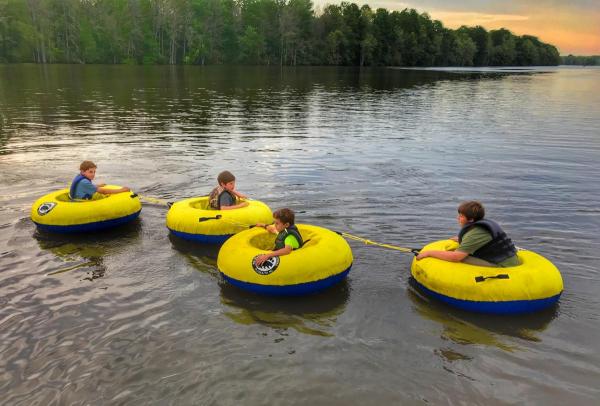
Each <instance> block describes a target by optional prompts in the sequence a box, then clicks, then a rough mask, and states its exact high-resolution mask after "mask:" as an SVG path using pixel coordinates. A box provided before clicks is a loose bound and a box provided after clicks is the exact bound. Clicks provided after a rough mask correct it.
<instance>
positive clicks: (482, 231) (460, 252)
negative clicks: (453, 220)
mask: <svg viewBox="0 0 600 406" xmlns="http://www.w3.org/2000/svg"><path fill="white" fill-rule="evenodd" d="M484 216H485V209H484V208H483V205H482V204H481V203H480V202H477V201H468V202H464V203H461V204H460V206H458V216H457V220H458V224H459V225H460V226H461V229H460V231H459V233H458V236H457V237H453V238H452V240H454V241H458V243H459V246H458V248H457V249H456V250H455V251H424V252H421V253H420V254H419V255H418V256H417V261H419V260H421V259H423V258H427V257H432V258H438V259H442V260H444V261H450V262H464V263H467V264H471V265H479V266H496V267H510V266H517V265H520V261H519V258H517V249H516V247H515V246H514V244H513V243H512V241H511V239H510V238H508V236H507V235H506V233H505V232H504V230H502V228H501V227H500V226H499V225H498V223H496V222H495V221H492V220H487V219H484Z"/></svg>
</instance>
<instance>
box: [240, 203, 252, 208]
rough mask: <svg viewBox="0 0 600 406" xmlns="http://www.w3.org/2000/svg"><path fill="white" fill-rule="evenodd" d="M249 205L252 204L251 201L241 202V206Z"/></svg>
mask: <svg viewBox="0 0 600 406" xmlns="http://www.w3.org/2000/svg"><path fill="white" fill-rule="evenodd" d="M249 205H250V203H248V202H241V203H240V207H246V206H249Z"/></svg>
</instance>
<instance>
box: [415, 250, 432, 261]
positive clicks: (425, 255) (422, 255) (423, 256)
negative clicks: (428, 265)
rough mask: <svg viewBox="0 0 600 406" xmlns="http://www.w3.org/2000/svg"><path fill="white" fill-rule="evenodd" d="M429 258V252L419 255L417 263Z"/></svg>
mask: <svg viewBox="0 0 600 406" xmlns="http://www.w3.org/2000/svg"><path fill="white" fill-rule="evenodd" d="M428 256H429V253H428V252H427V251H425V252H422V253H420V254H419V255H417V258H416V259H417V261H420V260H422V259H423V258H427V257H428Z"/></svg>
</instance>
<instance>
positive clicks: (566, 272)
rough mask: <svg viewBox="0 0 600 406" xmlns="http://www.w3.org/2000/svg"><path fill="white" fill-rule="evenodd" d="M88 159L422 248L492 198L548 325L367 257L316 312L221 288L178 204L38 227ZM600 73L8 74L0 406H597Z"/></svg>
mask: <svg viewBox="0 0 600 406" xmlns="http://www.w3.org/2000/svg"><path fill="white" fill-rule="evenodd" d="M83 159H92V160H94V161H95V162H96V163H97V164H98V175H97V180H98V181H110V182H111V183H117V184H123V185H128V186H130V187H132V188H133V189H134V190H135V191H137V192H138V193H140V194H142V195H147V196H152V197H156V198H161V199H166V200H177V199H183V198H186V197H190V196H197V195H201V194H206V193H207V192H208V191H210V189H211V187H212V186H213V184H214V183H215V177H216V174H217V173H218V172H219V171H221V170H224V169H229V170H231V171H232V172H233V173H235V174H236V175H237V180H238V189H240V190H241V191H242V192H244V193H246V194H248V195H250V196H252V197H254V198H258V199H260V200H263V201H265V202H266V203H267V204H269V205H270V206H271V207H272V208H278V207H284V206H288V207H291V208H293V209H295V210H296V211H298V220H299V222H304V223H312V224H317V225H321V226H325V227H328V228H330V229H334V230H339V231H346V232H349V233H353V234H357V235H360V236H363V237H367V238H371V239H373V240H376V241H382V242H387V243H391V244H397V245H401V246H407V247H419V246H422V245H423V244H425V243H427V242H430V241H432V240H436V239H440V238H444V237H447V236H449V235H453V234H454V233H455V232H456V228H457V224H456V220H455V213H456V206H457V205H458V203H460V202H461V201H463V200H466V199H480V200H482V201H483V202H484V203H485V205H486V207H487V212H488V215H489V217H490V218H494V219H496V220H498V221H499V222H500V223H501V224H503V225H504V227H505V228H506V229H507V231H508V232H509V234H510V235H511V236H512V238H513V240H514V241H515V242H516V243H517V245H519V246H522V247H525V248H529V249H531V250H535V251H537V252H539V253H541V254H542V255H544V256H546V257H548V258H549V259H551V260H552V261H553V262H554V263H555V264H556V265H557V266H558V268H559V269H560V270H561V271H562V275H563V279H564V283H565V292H564V294H563V296H562V298H561V300H560V302H559V304H558V305H557V306H556V307H554V308H552V309H550V310H549V311H546V312H543V313H538V314H534V315H527V316H519V317H492V316H479V315H473V314H468V313H463V312H459V311H454V310H452V309H450V308H448V307H446V306H443V305H440V304H438V303H435V302H431V301H429V300H427V299H426V298H423V297H421V296H420V295H419V294H418V293H417V292H415V291H414V290H413V289H412V288H411V286H410V283H409V275H410V271H409V268H410V261H411V256H409V255H406V254H402V253H399V252H396V251H391V250H385V249H381V248H377V247H373V246H365V245H361V244H358V243H354V242H352V243H351V246H352V249H353V252H354V257H355V262H354V266H353V268H352V272H351V273H350V276H349V278H348V279H347V280H346V281H345V282H344V283H342V284H340V285H338V286H336V287H334V288H332V289H330V290H328V291H325V292H323V293H321V294H318V295H314V296H310V297H305V298H292V299H289V298H288V299H283V298H268V297H261V296H256V295H252V294H246V293H244V292H241V291H239V290H237V289H235V288H233V287H231V286H228V285H227V284H224V283H223V282H222V281H220V279H219V276H218V272H217V269H216V255H217V249H215V248H210V247H205V246H198V245H193V244H185V243H183V242H182V241H179V240H177V239H176V238H174V237H169V235H168V232H167V229H166V227H165V224H164V223H165V209H164V208H163V207H161V206H157V205H147V206H145V207H144V209H143V211H142V214H141V217H140V219H139V221H137V222H135V223H134V224H132V225H130V226H127V227H123V228H119V229H116V230H113V231H108V232H105V233H101V234H96V235H93V236H91V235H90V236H74V237H61V236H56V235H51V234H43V233H38V232H37V231H36V230H35V227H34V225H33V224H32V223H31V221H30V220H29V210H30V207H31V204H32V203H33V201H34V200H36V199H37V198H38V197H39V196H41V195H43V194H46V193H48V192H50V191H53V190H56V189H59V188H63V187H66V185H67V184H68V182H69V181H70V180H71V179H72V177H73V176H74V174H75V173H76V172H77V168H78V165H79V163H80V162H81V161H82V160H83ZM599 160H600V69H591V68H590V69H581V68H572V69H566V68H555V69H549V70H545V71H537V70H536V71H533V72H525V73H523V72H503V73H498V72H488V71H486V72H474V73H473V72H471V73H469V72H449V71H444V72H436V71H407V70H392V69H382V70H366V71H358V70H352V69H335V68H331V69H323V68H305V69H296V70H293V69H289V70H288V69H286V70H283V71H281V70H279V69H272V70H271V69H268V68H248V67H240V68H222V67H215V68H181V67H180V68H170V67H127V66H47V67H41V66H31V65H13V66H6V65H0V202H1V205H0V229H1V232H0V304H1V306H0V354H1V358H0V392H1V393H2V400H0V403H4V404H10V405H30V404H43V405H48V404H69V405H71V404H220V405H232V404H252V405H253V404H328V405H331V404H340V405H345V404H389V403H398V402H403V403H409V404H425V403H429V404H446V403H452V404H456V403H469V404H490V403H494V404H497V403H500V404H522V403H523V402H524V401H526V402H528V403H538V404H539V403H545V404H564V403H565V402H570V403H571V404H593V403H595V402H596V401H594V399H596V400H597V399H598V397H599V396H600V384H599V383H600V351H599V350H600V344H598V342H599V340H600V323H599V322H600V295H599V292H600V282H599V281H598V279H599V278H600V275H599V266H600V242H599V239H598V230H599V229H600V221H599V215H600V208H599V201H600V180H599V177H598V174H599V173H600V171H599V170H600V164H599V163H598V162H599Z"/></svg>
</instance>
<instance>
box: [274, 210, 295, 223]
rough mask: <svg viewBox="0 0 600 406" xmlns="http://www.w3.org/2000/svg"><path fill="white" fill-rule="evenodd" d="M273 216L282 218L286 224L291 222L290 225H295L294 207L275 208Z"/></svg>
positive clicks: (278, 218)
mask: <svg viewBox="0 0 600 406" xmlns="http://www.w3.org/2000/svg"><path fill="white" fill-rule="evenodd" d="M273 217H275V218H276V219H277V220H280V221H281V222H282V223H284V224H285V223H289V225H290V226H293V225H294V220H295V218H296V215H295V214H294V211H293V210H292V209H279V210H275V212H274V213H273Z"/></svg>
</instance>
